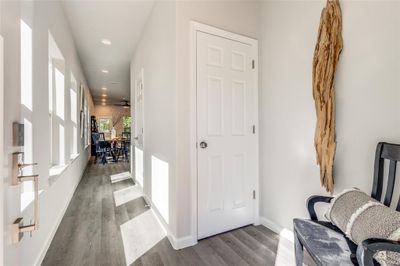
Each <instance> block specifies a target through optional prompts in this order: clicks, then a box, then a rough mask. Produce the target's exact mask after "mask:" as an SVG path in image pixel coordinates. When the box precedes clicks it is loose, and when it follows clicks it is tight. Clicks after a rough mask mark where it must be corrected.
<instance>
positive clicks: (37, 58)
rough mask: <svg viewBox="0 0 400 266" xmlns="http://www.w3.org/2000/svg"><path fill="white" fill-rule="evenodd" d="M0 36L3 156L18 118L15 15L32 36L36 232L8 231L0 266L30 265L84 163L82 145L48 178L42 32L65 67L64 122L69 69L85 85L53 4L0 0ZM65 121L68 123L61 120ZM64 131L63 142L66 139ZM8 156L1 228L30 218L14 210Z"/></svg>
mask: <svg viewBox="0 0 400 266" xmlns="http://www.w3.org/2000/svg"><path fill="white" fill-rule="evenodd" d="M0 10H1V12H2V14H1V23H0V25H1V34H2V35H3V36H4V38H5V65H6V67H5V88H6V89H5V92H4V96H5V98H6V99H7V100H6V101H5V103H4V110H5V112H4V127H5V128H4V132H5V134H4V145H5V147H4V154H5V156H7V157H8V158H7V159H8V160H9V157H10V155H11V153H12V152H14V151H16V150H18V149H17V148H16V147H13V146H12V134H11V133H12V123H13V122H14V121H21V111H20V110H21V108H22V107H21V104H20V103H21V101H20V97H21V95H20V91H21V88H20V81H21V75H20V68H21V65H20V19H23V20H24V21H26V22H27V23H28V24H29V25H30V27H31V28H32V34H33V82H32V83H33V115H32V122H33V145H34V152H33V161H35V162H38V163H39V165H38V166H37V167H36V168H35V171H34V172H35V173H37V174H39V178H40V189H43V193H41V195H40V198H39V206H40V207H39V208H40V212H39V216H40V219H39V230H38V231H35V232H33V235H32V237H29V234H25V236H24V238H23V240H22V241H21V242H20V243H19V244H17V245H12V244H11V243H10V239H9V238H7V237H9V236H10V234H9V231H7V232H6V233H7V235H6V238H5V239H4V240H5V242H4V243H5V247H4V248H5V252H4V254H5V257H6V258H5V265H33V264H40V262H41V260H42V259H43V256H44V255H45V252H46V250H47V248H48V245H49V244H50V241H51V239H52V237H53V235H54V233H55V231H56V229H57V226H58V223H59V222H60V221H61V219H62V216H63V214H64V211H65V209H66V207H67V206H68V203H69V201H70V198H71V197H72V194H73V192H74V190H75V188H76V186H77V184H78V183H79V181H80V178H81V175H82V173H83V170H84V168H85V166H86V163H87V161H88V156H89V154H88V150H87V149H84V147H83V145H82V143H83V140H82V142H81V144H80V146H79V149H78V151H79V152H80V156H79V157H78V158H76V159H75V160H74V161H70V162H69V163H68V166H67V168H66V170H65V171H64V172H63V173H62V174H61V175H59V176H58V177H57V178H53V179H52V182H50V179H49V158H50V155H49V148H48V146H49V139H50V137H49V136H50V135H49V134H50V133H49V116H48V98H49V95H48V32H49V31H50V32H51V34H52V35H53V37H54V39H55V40H56V42H57V45H58V46H59V48H60V50H61V52H62V53H63V56H64V58H65V59H66V68H65V70H66V71H65V107H66V108H65V119H66V120H68V121H69V120H70V113H71V112H70V105H69V88H70V80H71V79H70V73H71V71H72V72H73V74H74V76H75V78H76V79H77V81H78V83H79V82H82V83H83V84H84V86H85V87H86V88H87V86H86V82H85V77H84V75H83V72H82V70H81V66H80V62H79V59H78V56H77V53H76V50H75V45H74V42H73V39H72V35H71V32H70V29H69V25H68V23H67V21H66V19H65V16H64V11H63V10H62V8H61V4H60V3H59V2H49V1H46V2H40V1H35V2H20V1H6V2H4V1H3V2H1V8H0ZM85 94H86V97H87V99H88V102H89V108H91V110H93V104H92V101H91V97H90V94H89V93H88V91H87V90H86V92H85ZM66 123H67V124H68V123H69V122H66ZM69 134H70V133H69V132H68V133H67V134H66V140H68V139H69ZM69 146H70V145H67V143H66V146H65V147H66V155H68V157H66V158H69V152H70V150H69V148H70V147H69ZM8 160H7V161H6V162H5V165H4V166H2V167H4V169H5V170H6V172H7V174H6V176H5V177H4V178H5V180H4V181H5V182H4V184H5V192H6V193H5V197H6V203H5V219H4V222H5V225H6V226H5V227H6V228H7V229H9V226H10V225H11V224H12V223H13V222H14V220H15V219H16V218H17V217H18V216H21V215H22V216H23V217H24V220H25V223H28V222H29V220H30V219H32V218H33V214H32V212H33V206H29V207H28V208H27V209H26V210H25V211H24V212H23V213H22V214H21V213H20V189H21V186H15V187H12V186H10V185H9V182H10V176H9V169H10V167H11V166H10V165H9V164H8Z"/></svg>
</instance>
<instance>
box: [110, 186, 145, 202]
mask: <svg viewBox="0 0 400 266" xmlns="http://www.w3.org/2000/svg"><path fill="white" fill-rule="evenodd" d="M142 196H143V193H142V191H141V190H140V188H139V187H138V186H136V185H135V186H129V187H126V188H123V189H120V190H117V191H115V192H114V200H115V206H116V207H118V206H120V205H122V204H125V203H127V202H129V201H131V200H135V199H138V198H140V197H142Z"/></svg>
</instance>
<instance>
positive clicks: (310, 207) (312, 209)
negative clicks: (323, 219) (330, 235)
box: [307, 196, 333, 221]
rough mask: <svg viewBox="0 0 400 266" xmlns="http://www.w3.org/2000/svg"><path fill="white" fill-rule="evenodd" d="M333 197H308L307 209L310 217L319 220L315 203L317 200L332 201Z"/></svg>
mask: <svg viewBox="0 0 400 266" xmlns="http://www.w3.org/2000/svg"><path fill="white" fill-rule="evenodd" d="M332 199H333V197H329V196H311V197H309V198H308V199H307V209H308V213H309V214H310V218H311V220H313V221H318V217H317V214H316V212H315V203H317V202H325V203H330V202H331V201H332Z"/></svg>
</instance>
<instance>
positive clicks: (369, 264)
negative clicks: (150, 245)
mask: <svg viewBox="0 0 400 266" xmlns="http://www.w3.org/2000/svg"><path fill="white" fill-rule="evenodd" d="M379 251H393V252H398V253H400V241H393V240H388V239H380V238H370V239H367V240H364V241H363V242H362V243H361V245H359V246H358V248H357V261H358V263H359V264H360V266H374V265H376V264H375V262H374V255H375V253H377V252H379Z"/></svg>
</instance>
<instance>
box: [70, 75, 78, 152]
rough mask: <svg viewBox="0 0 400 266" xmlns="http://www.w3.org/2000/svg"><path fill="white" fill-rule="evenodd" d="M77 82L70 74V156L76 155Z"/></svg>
mask: <svg viewBox="0 0 400 266" xmlns="http://www.w3.org/2000/svg"><path fill="white" fill-rule="evenodd" d="M76 91H77V82H76V79H75V77H74V76H73V75H72V74H71V89H70V103H71V138H72V139H71V158H75V157H76V156H77V155H78V125H77V123H78V112H77V110H78V96H77V93H76Z"/></svg>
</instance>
